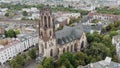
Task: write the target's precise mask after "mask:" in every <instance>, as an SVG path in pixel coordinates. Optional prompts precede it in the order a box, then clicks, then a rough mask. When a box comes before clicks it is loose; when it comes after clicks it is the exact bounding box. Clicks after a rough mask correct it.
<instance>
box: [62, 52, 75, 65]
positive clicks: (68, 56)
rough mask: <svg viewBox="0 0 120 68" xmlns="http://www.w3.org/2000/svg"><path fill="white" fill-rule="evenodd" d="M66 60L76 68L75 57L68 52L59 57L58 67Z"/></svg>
mask: <svg viewBox="0 0 120 68" xmlns="http://www.w3.org/2000/svg"><path fill="white" fill-rule="evenodd" d="M66 59H68V61H69V62H70V64H72V65H74V67H75V66H76V65H75V57H74V55H73V54H72V53H70V52H66V53H64V54H62V55H61V56H60V65H62V64H63V63H64V62H65V61H66Z"/></svg>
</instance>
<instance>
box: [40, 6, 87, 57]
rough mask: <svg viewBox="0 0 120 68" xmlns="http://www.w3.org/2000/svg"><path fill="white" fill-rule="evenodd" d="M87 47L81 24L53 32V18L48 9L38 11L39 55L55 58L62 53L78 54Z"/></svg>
mask: <svg viewBox="0 0 120 68" xmlns="http://www.w3.org/2000/svg"><path fill="white" fill-rule="evenodd" d="M86 47H87V41H86V34H85V33H84V31H83V28H82V26H81V24H78V25H76V26H74V27H68V26H64V28H63V29H62V30H59V31H55V25H54V16H53V15H52V11H51V9H50V8H48V7H44V8H42V9H41V11H40V22H39V53H40V55H43V56H44V57H50V56H52V57H55V56H59V55H61V54H63V53H64V52H67V51H69V52H78V51H81V50H83V49H85V48H86Z"/></svg>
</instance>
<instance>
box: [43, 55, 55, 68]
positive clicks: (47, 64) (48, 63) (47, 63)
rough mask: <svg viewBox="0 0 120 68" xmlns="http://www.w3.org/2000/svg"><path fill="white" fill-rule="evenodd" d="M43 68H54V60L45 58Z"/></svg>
mask: <svg viewBox="0 0 120 68" xmlns="http://www.w3.org/2000/svg"><path fill="white" fill-rule="evenodd" d="M42 65H43V68H54V65H53V58H52V57H50V58H45V59H44V60H43V62H42Z"/></svg>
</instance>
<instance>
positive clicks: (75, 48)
mask: <svg viewBox="0 0 120 68" xmlns="http://www.w3.org/2000/svg"><path fill="white" fill-rule="evenodd" d="M74 51H75V52H77V44H75V45H74Z"/></svg>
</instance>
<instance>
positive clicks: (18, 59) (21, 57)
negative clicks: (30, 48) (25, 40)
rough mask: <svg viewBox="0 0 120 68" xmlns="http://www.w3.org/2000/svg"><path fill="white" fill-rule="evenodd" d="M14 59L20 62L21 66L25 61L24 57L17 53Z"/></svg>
mask: <svg viewBox="0 0 120 68" xmlns="http://www.w3.org/2000/svg"><path fill="white" fill-rule="evenodd" d="M15 60H16V63H17V64H20V65H21V66H22V65H24V63H25V59H24V57H23V56H21V55H17V56H16V58H15Z"/></svg>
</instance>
